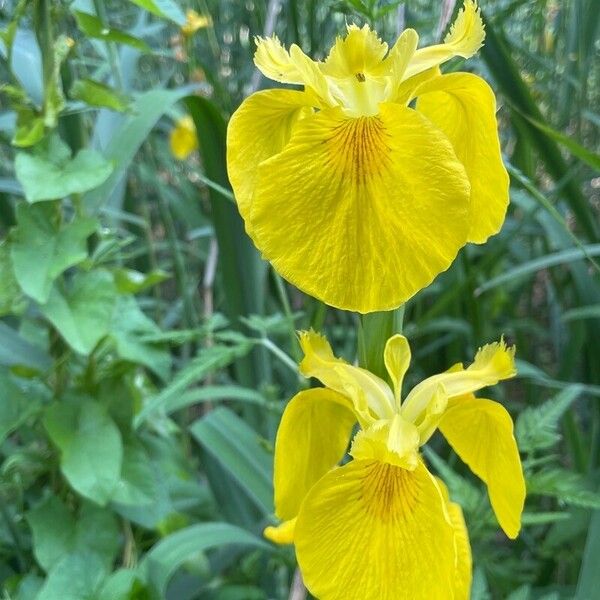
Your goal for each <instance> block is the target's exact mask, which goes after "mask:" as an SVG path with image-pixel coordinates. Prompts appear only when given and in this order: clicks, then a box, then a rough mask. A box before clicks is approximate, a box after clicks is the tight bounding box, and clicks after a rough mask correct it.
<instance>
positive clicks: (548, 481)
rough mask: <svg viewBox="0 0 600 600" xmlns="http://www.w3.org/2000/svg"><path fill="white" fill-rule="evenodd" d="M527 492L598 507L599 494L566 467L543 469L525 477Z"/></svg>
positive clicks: (573, 503) (574, 504)
mask: <svg viewBox="0 0 600 600" xmlns="http://www.w3.org/2000/svg"><path fill="white" fill-rule="evenodd" d="M527 494H528V495H534V494H537V495H544V496H553V497H554V498H556V499H557V500H560V501H561V502H563V503H564V504H567V505H569V506H577V507H580V508H593V509H600V494H597V493H596V492H593V491H592V490H590V489H589V483H588V482H587V481H586V480H585V479H584V478H583V477H582V476H581V475H580V474H579V473H576V472H574V471H568V470H566V469H560V468H554V469H545V470H543V471H540V472H539V473H533V474H532V475H530V476H529V477H527Z"/></svg>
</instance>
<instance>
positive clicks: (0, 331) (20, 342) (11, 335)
mask: <svg viewBox="0 0 600 600" xmlns="http://www.w3.org/2000/svg"><path fill="white" fill-rule="evenodd" d="M0 365H5V366H7V367H15V368H16V367H26V368H27V369H33V370H36V371H46V370H47V369H49V368H50V367H51V366H52V360H51V359H50V357H49V356H48V354H47V353H46V352H44V351H43V350H41V349H40V348H38V347H37V346H34V345H33V344H31V343H30V342H28V341H27V340H26V339H24V338H23V337H22V336H21V335H20V334H19V332H18V331H15V330H14V329H12V328H11V327H9V326H8V325H6V324H5V323H2V322H0Z"/></svg>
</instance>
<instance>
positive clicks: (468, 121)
mask: <svg viewBox="0 0 600 600" xmlns="http://www.w3.org/2000/svg"><path fill="white" fill-rule="evenodd" d="M416 95H417V96H418V100H417V110H418V111H419V112H421V113H423V114H424V115H425V116H426V117H427V118H428V119H429V120H430V121H432V122H433V123H435V125H437V126H438V127H439V128H440V129H441V130H442V131H443V132H444V133H445V134H446V136H447V137H448V139H449V140H450V141H451V142H452V146H453V147H454V151H455V152H456V156H458V159H459V160H460V161H461V162H462V164H463V165H464V166H465V169H466V171H467V176H468V177H469V181H470V182H471V208H472V215H471V229H470V231H469V241H470V242H476V243H478V244H480V243H483V242H485V241H486V240H487V239H488V238H489V237H490V236H491V235H494V234H495V233H498V231H500V228H501V227H502V223H504V217H505V215H506V209H507V207H508V199H509V197H508V186H509V178H508V173H507V172H506V169H505V167H504V164H503V163H502V155H501V152H500V140H499V138H498V123H497V121H496V98H495V96H494V92H493V91H492V89H491V88H490V86H489V85H488V84H487V83H486V82H485V81H484V80H483V79H481V77H477V75H473V74H471V73H451V74H449V75H443V76H441V77H437V78H434V79H431V80H430V81H428V82H426V83H424V84H423V85H421V86H420V87H419V88H418V89H417V90H416Z"/></svg>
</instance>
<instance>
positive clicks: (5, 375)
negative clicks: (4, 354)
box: [0, 369, 41, 443]
mask: <svg viewBox="0 0 600 600" xmlns="http://www.w3.org/2000/svg"><path fill="white" fill-rule="evenodd" d="M40 405H41V402H40V397H39V396H37V395H36V394H34V393H32V392H31V390H27V389H23V388H21V387H19V386H18V385H17V383H16V381H15V379H14V378H13V376H12V375H11V374H10V373H9V372H8V371H5V370H4V369H1V370H0V443H2V442H3V441H4V439H5V438H6V436H7V435H8V434H9V433H11V432H13V431H14V430H15V429H17V428H18V427H20V426H21V425H22V424H23V423H25V422H26V421H27V420H28V419H29V418H30V417H31V416H32V415H34V414H35V413H36V412H37V411H38V410H39V408H40Z"/></svg>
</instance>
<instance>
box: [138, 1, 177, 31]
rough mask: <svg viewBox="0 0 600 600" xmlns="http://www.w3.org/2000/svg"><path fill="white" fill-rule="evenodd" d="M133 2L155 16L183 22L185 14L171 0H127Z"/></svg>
mask: <svg viewBox="0 0 600 600" xmlns="http://www.w3.org/2000/svg"><path fill="white" fill-rule="evenodd" d="M129 1H130V2H132V3H133V4H137V5H138V6H141V7H142V8H143V9H145V10H147V11H148V12H151V13H152V14H153V15H156V16H157V17H163V18H165V19H170V20H171V21H173V22H175V23H177V25H183V24H184V23H185V15H184V14H183V12H182V10H181V8H179V6H178V5H177V3H175V2H173V0H129Z"/></svg>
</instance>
